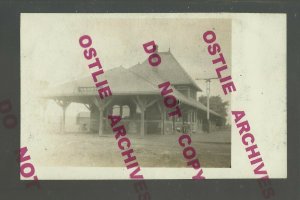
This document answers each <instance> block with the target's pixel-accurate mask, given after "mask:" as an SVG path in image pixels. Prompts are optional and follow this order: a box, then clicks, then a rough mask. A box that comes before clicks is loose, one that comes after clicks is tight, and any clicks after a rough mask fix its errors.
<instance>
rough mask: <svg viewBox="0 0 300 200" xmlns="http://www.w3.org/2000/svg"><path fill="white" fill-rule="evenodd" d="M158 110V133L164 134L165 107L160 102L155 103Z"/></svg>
mask: <svg viewBox="0 0 300 200" xmlns="http://www.w3.org/2000/svg"><path fill="white" fill-rule="evenodd" d="M157 107H158V110H159V112H160V119H161V121H160V123H161V124H160V134H161V135H164V134H165V120H166V113H165V108H164V107H163V106H162V105H161V104H159V103H158V104H157Z"/></svg>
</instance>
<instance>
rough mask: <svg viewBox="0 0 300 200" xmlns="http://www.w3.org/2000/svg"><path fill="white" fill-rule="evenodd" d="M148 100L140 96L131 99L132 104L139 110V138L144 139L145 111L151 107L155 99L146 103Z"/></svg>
mask: <svg viewBox="0 0 300 200" xmlns="http://www.w3.org/2000/svg"><path fill="white" fill-rule="evenodd" d="M148 100H149V99H148V98H142V97H140V96H137V97H136V98H133V101H134V103H135V104H136V106H138V107H139V108H140V110H141V130H140V133H141V136H142V137H144V136H145V133H146V131H145V111H146V109H147V108H148V107H150V106H152V105H153V104H154V103H155V102H156V101H157V99H153V100H152V101H148Z"/></svg>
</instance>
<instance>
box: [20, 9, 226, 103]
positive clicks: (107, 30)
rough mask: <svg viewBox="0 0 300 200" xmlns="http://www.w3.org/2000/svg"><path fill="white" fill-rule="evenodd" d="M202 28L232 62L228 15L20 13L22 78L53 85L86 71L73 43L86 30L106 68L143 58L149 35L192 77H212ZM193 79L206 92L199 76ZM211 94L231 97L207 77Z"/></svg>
mask: <svg viewBox="0 0 300 200" xmlns="http://www.w3.org/2000/svg"><path fill="white" fill-rule="evenodd" d="M202 18H203V15H202ZM207 30H214V31H215V32H216V34H217V42H218V43H219V44H220V45H221V48H222V53H223V55H224V57H225V59H226V62H227V64H228V66H229V67H231V66H230V65H231V20H227V19H217V18H215V19H209V18H205V19H201V18H200V16H197V15H196V14H194V15H188V14H173V15H168V16H166V15H162V14H143V16H141V15H139V14H131V15H129V14H121V15H120V14H119V15H118V14H22V16H21V73H22V77H21V79H22V84H25V83H26V85H31V84H33V82H32V83H30V81H35V80H45V81H48V82H49V83H50V84H51V85H56V84H60V83H63V82H67V81H70V80H73V79H76V78H78V77H79V76H82V75H84V76H86V75H89V74H90V71H89V69H88V68H87V67H86V60H85V59H84V57H83V55H82V51H83V49H82V48H81V47H80V45H79V43H78V40H79V37H80V36H82V35H85V34H88V35H90V36H91V37H92V39H93V44H92V46H93V47H94V48H95V49H96V50H97V53H98V56H99V58H100V60H101V63H102V66H103V68H104V69H105V70H108V69H112V68H114V67H119V66H121V65H122V66H123V67H125V68H128V67H131V66H132V65H135V64H137V63H138V62H142V61H144V60H145V59H147V55H146V54H145V52H144V51H143V48H142V44H144V43H146V42H148V41H152V40H154V41H155V42H156V43H157V44H158V46H159V51H168V49H169V48H170V50H171V52H172V54H173V55H174V56H175V58H176V59H177V60H178V62H179V63H180V64H181V65H182V67H183V68H184V69H185V70H186V71H187V72H188V74H189V75H190V76H191V77H192V78H193V79H195V78H207V77H216V73H215V66H213V65H212V63H211V59H212V57H211V56H210V55H209V54H208V52H207V50H206V48H207V45H206V44H205V43H204V41H203V39H202V35H203V33H204V32H205V31H207ZM24 79H26V80H28V81H29V82H26V81H25V80H24ZM197 83H198V84H199V86H200V87H201V88H202V90H203V91H204V92H205V83H204V81H197ZM203 94H204V93H203ZM211 95H220V96H221V97H222V98H223V99H224V100H230V95H227V96H225V95H224V94H223V91H222V89H221V85H220V83H219V81H218V80H214V81H213V82H212V83H211Z"/></svg>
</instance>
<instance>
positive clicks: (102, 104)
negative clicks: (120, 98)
mask: <svg viewBox="0 0 300 200" xmlns="http://www.w3.org/2000/svg"><path fill="white" fill-rule="evenodd" d="M111 101H112V99H109V100H99V99H98V98H96V97H95V98H93V103H94V104H95V106H97V107H98V109H99V136H102V135H103V127H104V126H103V112H104V109H105V108H106V107H107V106H108V105H109V104H110V102H111Z"/></svg>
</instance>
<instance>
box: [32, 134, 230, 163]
mask: <svg viewBox="0 0 300 200" xmlns="http://www.w3.org/2000/svg"><path fill="white" fill-rule="evenodd" d="M179 136H180V134H179V133H177V134H174V135H151V136H145V138H140V136H137V135H129V136H128V137H129V138H130V140H131V142H132V148H133V150H134V153H135V156H136V157H137V161H138V162H139V164H140V166H141V167H186V161H185V159H184V158H183V155H182V150H183V148H182V147H180V146H179V144H178V137H179ZM30 141H31V143H29V144H30V145H29V146H30V148H31V149H32V151H31V156H32V159H34V162H35V163H36V164H38V165H41V166H85V167H123V166H124V163H123V158H122V156H121V151H120V150H119V148H118V146H117V142H116V140H115V138H114V137H113V135H106V136H102V137H100V136H98V135H97V134H92V133H82V132H81V133H78V132H77V133H74V132H72V133H71V132H67V133H55V134H54V133H52V134H46V133H43V134H39V135H38V136H35V137H34V138H31V140H30ZM192 146H193V147H194V148H195V149H196V151H197V156H198V158H199V161H200V163H201V166H202V167H213V168H216V167H217V168H229V167H230V166H231V137H230V130H224V131H215V132H212V133H209V134H207V133H202V134H199V133H197V134H193V135H192Z"/></svg>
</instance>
